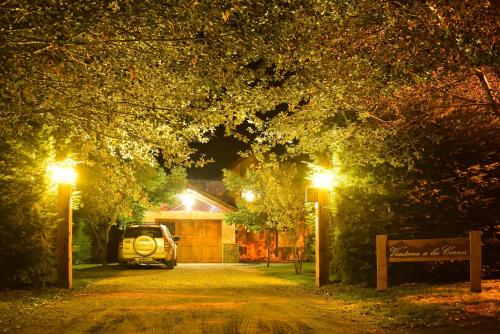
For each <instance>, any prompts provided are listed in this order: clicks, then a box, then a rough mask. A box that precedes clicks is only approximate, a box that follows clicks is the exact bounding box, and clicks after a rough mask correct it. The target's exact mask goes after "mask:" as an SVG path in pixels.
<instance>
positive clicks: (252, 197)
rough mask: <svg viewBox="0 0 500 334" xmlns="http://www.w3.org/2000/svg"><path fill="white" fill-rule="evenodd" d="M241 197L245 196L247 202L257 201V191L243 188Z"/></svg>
mask: <svg viewBox="0 0 500 334" xmlns="http://www.w3.org/2000/svg"><path fill="white" fill-rule="evenodd" d="M241 197H243V198H244V199H245V201H247V202H253V201H255V193H254V192H253V191H252V190H243V191H242V192H241Z"/></svg>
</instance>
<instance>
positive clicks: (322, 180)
mask: <svg viewBox="0 0 500 334" xmlns="http://www.w3.org/2000/svg"><path fill="white" fill-rule="evenodd" d="M311 181H312V182H311V183H312V184H311V187H310V189H308V191H307V193H306V194H307V198H306V200H307V201H309V202H316V221H315V229H314V231H315V255H316V256H315V257H316V286H317V287H321V286H323V285H325V284H326V283H328V282H329V280H330V277H329V276H330V275H329V268H328V267H329V261H330V259H329V257H330V256H329V255H330V254H329V253H330V252H329V247H330V245H329V242H328V239H329V238H328V209H327V204H328V191H329V190H331V189H332V188H333V186H334V183H335V182H334V181H335V175H334V173H333V171H331V170H319V171H317V172H315V173H314V174H313V175H312V177H311Z"/></svg>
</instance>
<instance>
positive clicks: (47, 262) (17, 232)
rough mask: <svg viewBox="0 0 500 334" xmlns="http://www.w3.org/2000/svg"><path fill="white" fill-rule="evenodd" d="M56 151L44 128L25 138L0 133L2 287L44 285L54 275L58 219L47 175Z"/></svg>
mask: <svg viewBox="0 0 500 334" xmlns="http://www.w3.org/2000/svg"><path fill="white" fill-rule="evenodd" d="M16 135H17V134H16ZM51 155H52V144H51V142H50V140H49V139H47V136H46V133H45V131H44V130H43V129H36V128H30V129H28V130H27V131H26V135H25V136H23V137H22V138H19V137H17V138H16V136H10V137H9V134H5V133H4V134H2V135H0V240H1V242H0V268H1V269H2V270H0V288H6V287H11V286H19V285H38V286H43V285H45V282H47V281H48V280H49V279H50V278H51V277H52V274H53V269H52V268H53V267H54V265H53V259H54V248H53V244H54V243H53V240H54V229H55V226H56V223H57V221H56V213H55V209H56V208H55V203H56V202H55V194H54V193H53V192H50V191H49V185H48V180H47V175H46V166H47V161H48V160H49V159H50V158H51Z"/></svg>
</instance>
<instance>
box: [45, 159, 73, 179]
mask: <svg viewBox="0 0 500 334" xmlns="http://www.w3.org/2000/svg"><path fill="white" fill-rule="evenodd" d="M74 165H75V162H73V161H71V160H65V161H63V162H56V163H52V164H50V165H49V166H48V167H47V170H48V172H49V175H50V177H51V179H52V181H54V182H55V183H57V184H71V185H73V184H75V183H76V179H77V177H78V174H77V173H76V170H75V167H74Z"/></svg>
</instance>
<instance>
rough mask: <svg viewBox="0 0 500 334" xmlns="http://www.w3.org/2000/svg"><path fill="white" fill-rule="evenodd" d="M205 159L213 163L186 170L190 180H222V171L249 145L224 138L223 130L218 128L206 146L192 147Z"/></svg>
mask: <svg viewBox="0 0 500 334" xmlns="http://www.w3.org/2000/svg"><path fill="white" fill-rule="evenodd" d="M193 146H194V147H195V148H196V149H198V152H199V153H200V154H205V156H206V159H209V158H212V159H213V160H214V162H212V163H210V164H208V165H206V166H205V167H203V168H190V169H188V177H189V178H190V179H222V169H224V168H228V167H229V166H231V165H232V164H233V162H235V161H236V159H238V157H239V155H238V152H240V151H245V150H246V149H247V148H248V147H249V145H248V144H245V143H243V142H241V141H239V140H238V139H235V138H233V137H226V136H224V128H223V127H219V128H218V129H217V131H216V132H215V134H214V137H213V138H212V139H211V140H210V141H209V142H208V143H206V144H195V145H193Z"/></svg>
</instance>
